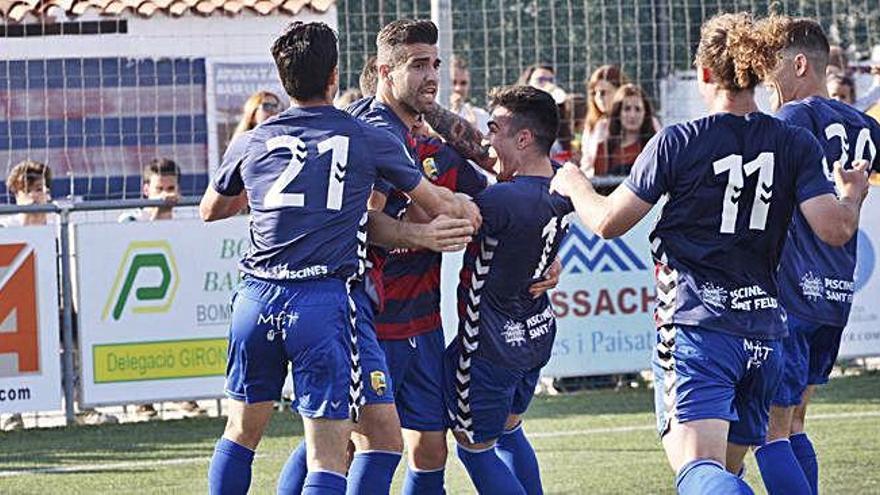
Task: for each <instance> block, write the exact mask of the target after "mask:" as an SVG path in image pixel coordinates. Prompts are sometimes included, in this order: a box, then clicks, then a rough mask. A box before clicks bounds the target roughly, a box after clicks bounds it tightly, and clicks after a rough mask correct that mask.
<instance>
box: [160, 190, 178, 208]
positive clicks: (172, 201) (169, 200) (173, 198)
mask: <svg viewBox="0 0 880 495" xmlns="http://www.w3.org/2000/svg"><path fill="white" fill-rule="evenodd" d="M162 199H163V200H165V204H166V205H169V206H174V205H176V204H177V203H178V202H179V201H180V193H178V192H169V193H163V194H162Z"/></svg>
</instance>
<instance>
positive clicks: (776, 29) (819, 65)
mask: <svg viewBox="0 0 880 495" xmlns="http://www.w3.org/2000/svg"><path fill="white" fill-rule="evenodd" d="M760 25H761V26H762V27H764V26H766V29H769V30H770V31H771V32H772V33H773V34H774V35H775V36H776V37H777V38H778V39H779V43H780V44H781V45H782V46H781V47H782V49H783V50H796V51H799V52H802V53H803V54H804V55H806V56H807V58H809V59H810V63H811V64H812V65H813V70H815V72H816V73H817V74H818V75H821V76H824V75H825V67H826V66H827V65H828V61H829V56H830V51H831V44H830V43H828V37H827V36H825V31H824V30H823V29H822V25H821V24H819V23H818V22H816V21H814V20H813V19H807V18H805V17H788V16H781V15H773V16H770V17H769V18H767V19H766V20H764V21H762V22H761V24H760Z"/></svg>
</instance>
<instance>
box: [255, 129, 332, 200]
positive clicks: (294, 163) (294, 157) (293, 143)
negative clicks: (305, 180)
mask: <svg viewBox="0 0 880 495" xmlns="http://www.w3.org/2000/svg"><path fill="white" fill-rule="evenodd" d="M266 148H268V150H269V151H273V150H276V149H279V148H286V149H288V150H290V153H291V157H290V162H289V163H288V164H287V167H286V168H285V169H284V171H283V172H281V175H279V176H278V178H277V179H275V182H274V183H272V187H270V188H269V191H268V192H266V197H265V198H263V205H264V206H266V207H267V208H280V207H284V206H286V207H291V208H302V207H303V206H305V203H306V197H305V196H306V195H305V194H303V193H285V192H284V190H285V189H287V186H289V185H290V184H291V183H292V182H293V181H295V180H296V176H298V175H299V174H300V172H302V170H303V167H304V166H305V165H306V157H307V155H308V150H307V147H306V144H305V143H304V142H303V141H302V140H301V139H299V138H298V137H295V136H275V137H273V138H271V139H269V140H267V141H266ZM328 151H330V153H331V163H330V174H329V177H328V178H327V209H328V210H340V209H342V193H343V190H344V189H345V171H346V167H347V166H348V137H347V136H332V137H329V138H327V139H325V140H323V141H321V142H320V143H318V155H319V156H320V155H323V154H324V153H326V152H328Z"/></svg>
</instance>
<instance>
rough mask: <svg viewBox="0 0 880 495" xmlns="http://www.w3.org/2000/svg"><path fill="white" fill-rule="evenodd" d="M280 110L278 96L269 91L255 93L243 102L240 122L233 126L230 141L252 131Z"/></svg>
mask: <svg viewBox="0 0 880 495" xmlns="http://www.w3.org/2000/svg"><path fill="white" fill-rule="evenodd" d="M281 110H282V109H281V99H280V98H278V96H276V95H275V94H274V93H271V92H269V91H257V92H256V93H254V94H252V95H251V96H250V97H249V98H248V99H247V101H245V102H244V107H243V108H242V112H241V120H240V121H239V122H238V125H237V126H235V132H233V133H232V139H235V138H236V137H238V136H239V135H240V134H244V133H245V132H247V131H249V130H251V129H253V128H254V127H256V126H258V125H259V124H261V123H263V121H265V120H266V119H268V118H269V117H271V116H273V115H275V114H277V113H279V112H281ZM230 141H231V140H230Z"/></svg>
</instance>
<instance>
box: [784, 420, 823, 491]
mask: <svg viewBox="0 0 880 495" xmlns="http://www.w3.org/2000/svg"><path fill="white" fill-rule="evenodd" d="M788 439H789V440H791V450H792V451H794V456H795V457H796V458H797V461H798V464H800V465H801V469H803V471H804V476H806V477H807V483H809V485H810V488H811V489H812V490H813V495H819V460H818V459H817V458H816V451H815V449H813V442H811V441H810V437H808V436H807V434H806V433H796V434H794V435H792V436H790V437H789V438H788Z"/></svg>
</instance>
